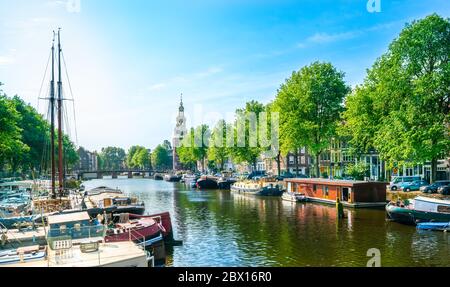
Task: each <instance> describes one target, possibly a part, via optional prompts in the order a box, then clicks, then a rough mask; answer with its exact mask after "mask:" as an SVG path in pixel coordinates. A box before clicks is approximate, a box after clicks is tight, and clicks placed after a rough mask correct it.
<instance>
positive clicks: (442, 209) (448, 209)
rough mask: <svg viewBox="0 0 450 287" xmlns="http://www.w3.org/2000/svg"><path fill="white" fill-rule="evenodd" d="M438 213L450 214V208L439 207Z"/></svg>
mask: <svg viewBox="0 0 450 287" xmlns="http://www.w3.org/2000/svg"><path fill="white" fill-rule="evenodd" d="M437 211H438V212H442V213H450V206H446V205H438V208H437Z"/></svg>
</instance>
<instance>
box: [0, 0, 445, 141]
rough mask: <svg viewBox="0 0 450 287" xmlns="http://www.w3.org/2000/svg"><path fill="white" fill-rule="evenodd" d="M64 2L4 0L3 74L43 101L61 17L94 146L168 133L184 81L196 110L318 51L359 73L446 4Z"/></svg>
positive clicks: (265, 93)
mask: <svg viewBox="0 0 450 287" xmlns="http://www.w3.org/2000/svg"><path fill="white" fill-rule="evenodd" d="M75 1H76V0H75ZM66 2H67V0H59V1H55V0H34V1H29V0H14V1H13V0H0V82H3V83H5V86H4V87H3V89H4V91H5V92H6V93H8V94H9V95H13V94H18V95H20V96H21V97H23V98H24V99H25V100H26V101H27V102H29V103H30V104H32V105H33V106H35V107H38V108H39V110H40V111H41V112H44V111H45V102H43V101H40V102H38V95H39V90H40V86H41V82H42V78H43V76H44V70H45V66H46V63H47V59H48V55H49V48H50V44H51V37H52V34H51V33H52V32H51V31H52V30H53V29H56V28H58V27H61V28H62V40H63V49H64V55H65V59H66V61H67V67H68V72H69V77H70V81H71V84H72V90H73V93H74V97H75V111H76V122H77V135H78V137H77V144H79V145H82V146H85V147H86V148H88V149H91V150H94V149H97V150H98V149H100V148H101V147H104V146H108V145H112V146H120V147H123V148H128V147H130V146H131V145H134V144H139V145H144V146H146V147H149V148H153V147H154V146H156V145H157V144H158V143H160V142H162V141H163V140H164V139H170V138H171V137H172V130H173V126H174V122H175V119H174V117H175V113H176V111H177V106H178V102H179V97H180V93H183V94H184V100H185V106H186V111H187V113H188V114H189V115H190V118H191V119H192V121H191V122H194V119H193V118H194V117H195V116H196V115H192V114H193V113H194V110H196V111H197V110H198V108H199V106H200V105H201V109H202V110H203V113H202V112H198V113H201V114H204V113H206V111H213V112H216V113H219V114H221V115H224V116H225V114H226V113H230V112H233V111H234V110H235V109H236V108H238V107H241V106H243V105H244V104H245V102H246V101H248V100H252V99H254V100H259V101H261V102H264V103H267V102H269V101H271V100H273V99H274V97H275V95H276V91H277V88H278V87H279V86H280V84H281V83H282V82H283V81H284V80H285V79H286V78H287V77H289V75H290V74H291V73H292V71H294V70H298V69H300V68H301V67H302V66H304V65H307V64H309V63H311V62H313V61H316V60H320V61H330V62H332V63H333V64H334V65H335V66H336V67H337V68H338V69H340V70H342V71H344V72H345V73H346V81H347V82H348V83H349V84H350V85H352V86H354V85H357V84H359V83H361V82H362V81H363V79H364V76H365V71H366V69H367V68H369V67H370V66H371V65H372V63H373V62H374V61H375V59H376V58H377V57H379V56H380V55H381V54H382V53H383V52H385V51H386V49H387V46H388V45H389V43H390V42H391V41H392V40H393V39H394V38H395V37H396V36H397V35H398V33H399V32H400V31H401V29H402V28H403V27H404V25H405V23H406V22H411V21H412V20H414V19H420V18H423V17H425V16H426V15H429V14H431V13H434V12H436V13H438V14H439V15H441V16H444V17H449V16H450V1H448V0H430V1H422V0H407V1H394V0H392V1H388V0H381V12H380V13H369V12H368V11H367V9H366V4H367V0H342V1H337V0H335V1H330V0H328V1H318V0H314V1H313V0H305V1H291V0H289V1H288V0H278V1H254V0H249V1H236V0H228V1H225V0H221V1H213V0H209V1H207V0H201V1H200V0H196V1H169V0H167V1H149V0H147V1H145V0H131V1H125V0H81V1H80V4H81V6H80V9H79V10H78V9H68V8H67V5H66V4H67V3H66ZM46 84H47V83H46ZM45 91H46V86H44V93H45ZM66 91H68V89H66ZM41 96H44V95H41ZM68 105H69V108H68V111H69V114H70V115H71V116H70V117H71V118H73V113H72V107H71V106H70V105H71V103H70V102H69V103H68ZM69 122H71V123H72V125H73V122H74V121H73V119H71V120H69ZM195 123H197V122H195ZM71 128H72V129H71V130H72V131H71V134H72V136H73V135H74V130H73V126H71ZM73 138H74V137H73ZM74 140H75V138H74Z"/></svg>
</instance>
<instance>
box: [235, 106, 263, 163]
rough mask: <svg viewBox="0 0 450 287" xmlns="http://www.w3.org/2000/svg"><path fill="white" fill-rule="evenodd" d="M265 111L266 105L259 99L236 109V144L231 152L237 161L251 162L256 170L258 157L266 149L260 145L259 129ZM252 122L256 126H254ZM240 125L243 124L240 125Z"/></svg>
mask: <svg viewBox="0 0 450 287" xmlns="http://www.w3.org/2000/svg"><path fill="white" fill-rule="evenodd" d="M263 112H265V106H264V105H263V104H261V103H260V102H258V101H250V102H247V103H246V104H245V108H243V109H237V110H236V123H235V131H234V136H235V139H236V140H235V143H236V146H235V147H234V148H233V149H232V152H231V154H232V157H233V160H234V161H235V162H237V163H247V164H250V165H252V167H253V169H254V170H256V163H257V159H258V157H259V156H260V155H261V153H262V152H263V151H264V150H265V148H264V147H262V146H261V145H260V143H261V141H260V138H261V135H260V130H259V129H258V124H259V120H260V114H261V113H263ZM252 117H254V118H253V119H252ZM252 122H253V123H254V124H255V126H252ZM240 125H242V126H241V127H239V126H240ZM240 129H242V130H240Z"/></svg>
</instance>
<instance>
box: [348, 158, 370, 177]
mask: <svg viewBox="0 0 450 287" xmlns="http://www.w3.org/2000/svg"><path fill="white" fill-rule="evenodd" d="M345 174H346V175H347V176H351V177H353V178H354V179H356V180H364V177H366V176H369V174H370V173H369V165H368V164H367V163H365V162H362V161H359V162H358V163H356V164H353V163H351V164H348V165H347V166H346V167H345Z"/></svg>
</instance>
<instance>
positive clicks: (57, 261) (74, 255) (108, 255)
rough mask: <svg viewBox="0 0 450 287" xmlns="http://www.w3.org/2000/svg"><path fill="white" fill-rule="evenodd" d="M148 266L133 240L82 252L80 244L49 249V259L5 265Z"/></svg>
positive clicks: (103, 244) (106, 244) (145, 258)
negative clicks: (63, 248) (64, 248)
mask: <svg viewBox="0 0 450 287" xmlns="http://www.w3.org/2000/svg"><path fill="white" fill-rule="evenodd" d="M95 266H99V267H101V266H103V267H147V266H148V263H147V256H146V253H145V252H144V250H142V249H141V248H140V247H138V246H136V245H135V244H134V243H133V242H129V241H126V242H114V243H101V244H100V247H99V251H96V252H92V253H83V252H81V249H80V246H79V245H78V246H73V247H72V248H71V249H69V250H51V249H48V254H47V259H44V260H38V261H31V262H24V263H16V264H11V265H6V266H5V267H95Z"/></svg>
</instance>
